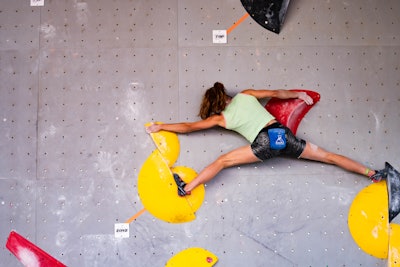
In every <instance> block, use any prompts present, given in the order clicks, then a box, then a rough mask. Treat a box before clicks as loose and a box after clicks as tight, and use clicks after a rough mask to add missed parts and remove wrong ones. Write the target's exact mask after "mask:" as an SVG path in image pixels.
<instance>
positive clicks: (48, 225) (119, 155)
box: [0, 0, 400, 266]
mask: <svg viewBox="0 0 400 267" xmlns="http://www.w3.org/2000/svg"><path fill="white" fill-rule="evenodd" d="M399 12H400V4H399V2H398V1H395V0H392V1H385V3H382V2H381V1H373V0H369V1H347V2H343V1H317V0H314V1H292V2H291V3H290V6H289V10H288V13H287V16H286V21H285V24H284V26H283V28H282V31H281V33H280V34H279V35H276V34H274V33H272V32H269V31H266V30H264V29H263V28H262V27H260V26H259V25H258V24H257V23H256V22H254V21H253V20H252V19H251V18H250V17H249V18H247V19H245V20H244V21H243V22H242V23H241V24H239V25H238V26H237V27H236V28H235V29H233V30H232V31H231V32H230V33H229V35H228V43H227V44H213V43H212V30H223V29H228V28H230V27H231V26H232V25H233V24H234V23H235V22H236V21H238V20H239V19H240V18H241V17H242V16H243V15H244V14H245V10H244V8H243V7H242V5H241V3H240V1H236V0H235V1H233V0H224V1H209V0H207V1H183V0H182V1H181V0H179V1H178V0H168V1H129V0H118V1H117V0H115V1H106V0H99V1H87V2H85V1H77V0H74V1H67V0H65V1H46V0H45V5H44V7H30V6H29V1H8V2H7V3H5V4H3V5H2V6H1V7H0V67H1V68H0V79H1V81H2V83H1V85H0V153H1V154H0V155H1V158H2V160H1V161H0V211H1V212H0V214H1V215H0V223H1V224H2V225H4V227H2V228H1V231H0V242H1V243H2V244H5V242H6V239H7V236H8V234H9V232H10V231H11V230H13V229H14V230H16V231H17V232H19V233H20V234H22V235H23V236H25V237H27V238H28V239H29V240H31V241H32V242H34V243H36V244H37V245H38V246H40V247H41V248H43V249H44V250H46V251H48V252H49V253H50V254H51V255H53V256H54V257H56V258H58V259H60V260H61V261H62V262H63V263H65V264H67V265H68V266H110V265H115V266H126V265H134V266H163V265H164V264H165V263H166V262H167V261H168V259H169V258H171V257H172V256H173V255H175V254H177V253H179V252H180V251H181V250H184V249H186V248H188V247H203V248H205V249H207V250H210V251H212V252H213V253H215V254H216V255H217V256H218V257H219V263H218V264H217V266H244V265H246V266H386V261H385V260H380V259H376V258H374V257H372V256H369V255H367V254H366V253H364V252H363V251H362V250H361V249H359V248H358V246H357V245H356V244H355V242H354V241H353V239H352V237H351V235H350V233H349V231H348V227H347V216H348V210H349V207H350V205H351V203H352V201H353V199H354V197H355V196H356V195H357V193H358V192H359V191H360V190H361V189H363V188H364V187H365V186H367V185H369V183H370V182H369V181H368V180H367V179H365V178H364V177H362V176H359V175H355V174H350V173H348V172H345V171H343V170H341V169H339V168H336V167H334V166H329V165H326V164H321V163H316V162H308V161H300V160H294V159H272V160H269V161H267V162H265V163H260V164H251V165H248V166H238V167H233V168H230V169H227V170H224V171H223V172H221V173H220V174H219V175H218V176H217V177H216V178H215V179H214V180H212V181H210V182H209V183H207V185H206V197H205V201H204V204H203V206H202V207H201V208H200V209H199V211H198V212H197V219H196V220H195V221H193V222H190V223H185V224H167V223H165V222H162V221H159V220H157V219H155V218H154V217H152V216H151V215H150V214H149V213H148V212H144V214H143V215H141V216H140V217H139V218H137V219H136V220H135V221H133V222H132V223H131V224H130V231H131V233H130V238H128V239H116V238H115V237H114V224H115V223H121V222H125V221H126V220H128V219H129V218H131V217H132V216H133V215H135V214H137V213H138V212H139V211H141V210H142V209H143V205H142V203H141V201H140V199H139V197H138V192H137V187H136V183H137V175H138V173H139V171H140V168H141V166H142V164H143V162H144V161H145V160H146V158H147V157H148V156H149V155H150V153H151V151H152V150H153V149H154V148H155V146H154V144H153V143H152V141H151V140H150V138H149V136H148V135H147V134H146V133H145V131H144V123H146V122H148V121H165V122H175V121H192V120H197V119H199V118H198V116H197V113H198V108H199V105H200V101H201V97H202V94H203V93H204V91H205V90H206V89H207V88H209V87H211V86H212V85H213V83H214V82H215V81H220V82H223V83H224V84H225V85H226V87H227V89H228V91H229V92H231V93H232V94H233V93H237V92H240V91H241V90H243V89H246V88H257V89H261V88H284V89H291V88H305V89H310V90H314V91H318V92H319V93H320V94H321V101H320V102H319V103H318V104H317V105H316V106H315V107H314V108H313V109H312V110H311V111H310V112H309V113H308V114H307V116H306V117H305V118H304V120H303V121H302V123H301V124H300V127H299V129H298V135H299V136H300V137H302V138H305V139H307V140H309V141H311V142H313V143H316V144H317V145H320V146H322V147H324V148H326V149H329V150H332V151H334V152H338V153H343V154H345V155H348V156H350V157H352V158H354V159H356V160H358V161H360V162H362V163H365V164H368V165H369V166H372V168H376V169H379V168H382V167H383V165H384V162H385V161H389V162H391V163H392V164H393V166H395V167H396V168H398V169H400V165H399V162H398V154H399V153H398V147H399V146H400V143H399V140H398V138H397V135H398V132H399V131H400V123H399V121H400V78H399V77H400V70H399V62H400V48H399V45H400V36H399V33H400V32H399V31H398V29H399V27H400V21H399V16H398V14H399ZM179 139H180V143H181V154H180V157H179V159H178V163H177V164H182V165H186V166H189V167H191V168H193V169H195V170H196V171H200V170H201V169H202V168H203V167H204V166H206V165H207V164H209V163H210V161H211V160H213V159H215V158H217V157H218V156H219V155H221V154H223V153H226V152H228V151H230V150H232V149H234V148H236V147H238V146H241V145H244V144H246V141H245V140H244V139H243V138H241V137H239V136H237V135H235V134H233V133H231V132H229V131H224V130H221V129H212V130H209V131H204V132H199V133H191V134H184V135H179ZM160 201H162V200H160ZM399 221H400V218H396V219H395V222H397V223H399ZM0 258H1V259H2V262H1V264H3V265H5V266H20V265H21V264H20V263H19V262H18V261H17V259H16V258H15V257H14V256H13V255H11V254H10V253H9V252H8V251H7V250H6V248H5V247H4V246H3V249H2V250H1V252H0ZM1 264H0V265H1Z"/></svg>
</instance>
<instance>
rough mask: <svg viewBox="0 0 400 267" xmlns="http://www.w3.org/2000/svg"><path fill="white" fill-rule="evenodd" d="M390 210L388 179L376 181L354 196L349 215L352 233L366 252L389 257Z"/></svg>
mask: <svg viewBox="0 0 400 267" xmlns="http://www.w3.org/2000/svg"><path fill="white" fill-rule="evenodd" d="M388 217H389V211H388V194H387V188H386V181H382V182H379V183H374V184H371V185H369V186H367V187H366V188H364V189H363V190H361V191H360V192H359V193H358V195H357V196H356V197H355V198H354V200H353V203H352V205H351V207H350V211H349V216H348V225H349V229H350V233H351V235H352V237H353V239H354V241H355V242H356V243H357V245H358V246H359V247H360V248H361V249H362V250H364V251H365V252H366V253H368V254H370V255H372V256H374V257H377V258H381V259H385V258H387V257H388V247H389V219H388Z"/></svg>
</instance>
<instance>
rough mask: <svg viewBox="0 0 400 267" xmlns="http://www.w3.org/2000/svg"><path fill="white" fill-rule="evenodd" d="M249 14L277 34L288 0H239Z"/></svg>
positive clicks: (283, 18)
mask: <svg viewBox="0 0 400 267" xmlns="http://www.w3.org/2000/svg"><path fill="white" fill-rule="evenodd" d="M240 1H241V2H242V5H243V7H244V8H245V9H246V11H247V12H248V13H249V14H250V16H251V17H252V18H253V19H254V20H255V21H256V22H257V23H258V24H260V25H261V26H263V27H264V28H266V29H267V30H270V31H272V32H274V33H277V34H279V32H280V31H281V27H282V25H283V21H284V20H285V16H286V11H287V9H288V6H289V2H290V0H240Z"/></svg>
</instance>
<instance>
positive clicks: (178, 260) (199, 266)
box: [165, 248, 218, 267]
mask: <svg viewBox="0 0 400 267" xmlns="http://www.w3.org/2000/svg"><path fill="white" fill-rule="evenodd" d="M217 261H218V257H217V256H215V255H214V254H213V253H211V252H210V251H208V250H205V249H203V248H188V249H185V250H183V251H181V252H180V253H178V254H176V255H175V256H174V257H172V258H171V259H170V260H169V261H168V262H167V264H166V265H165V267H187V266H196V267H209V266H214V264H215V263H217Z"/></svg>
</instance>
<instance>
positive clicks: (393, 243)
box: [388, 223, 400, 267]
mask: <svg viewBox="0 0 400 267" xmlns="http://www.w3.org/2000/svg"><path fill="white" fill-rule="evenodd" d="M389 240H390V241H389V258H388V267H399V266H400V225H398V224H394V223H392V224H390V239H389Z"/></svg>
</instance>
